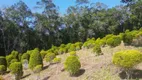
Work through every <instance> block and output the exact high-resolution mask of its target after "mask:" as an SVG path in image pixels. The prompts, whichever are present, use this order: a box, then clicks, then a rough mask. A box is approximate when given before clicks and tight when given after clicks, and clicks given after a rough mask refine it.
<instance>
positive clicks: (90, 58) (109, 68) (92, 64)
mask: <svg viewBox="0 0 142 80" xmlns="http://www.w3.org/2000/svg"><path fill="white" fill-rule="evenodd" d="M127 49H129V50H130V49H136V50H140V51H142V48H141V47H133V46H124V44H121V45H120V46H117V47H115V48H111V47H108V46H105V47H104V48H102V52H103V55H101V56H95V54H94V53H92V49H82V50H80V51H77V55H78V56H79V60H80V62H81V69H80V73H79V74H77V75H76V76H74V77H71V76H69V74H68V72H66V71H64V68H63V66H64V65H63V63H64V61H65V59H66V58H67V56H68V55H69V54H68V53H66V54H62V55H59V56H58V57H60V58H61V59H62V61H61V63H59V64H52V65H50V66H49V64H48V63H46V62H44V69H43V70H42V71H41V72H40V74H34V73H32V72H31V71H30V70H29V69H28V70H24V76H23V78H22V80H37V79H38V80H122V79H125V78H126V74H125V72H123V70H122V69H121V68H119V67H116V66H115V65H113V64H112V56H113V53H115V52H117V51H121V50H127ZM141 70H142V64H139V65H138V66H136V69H135V70H134V73H133V76H132V78H133V79H134V80H136V78H139V80H142V71H141ZM3 77H4V78H5V80H12V79H13V77H12V75H11V74H10V73H8V74H6V75H4V76H3Z"/></svg>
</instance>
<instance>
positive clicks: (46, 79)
mask: <svg viewBox="0 0 142 80" xmlns="http://www.w3.org/2000/svg"><path fill="white" fill-rule="evenodd" d="M49 78H50V76H47V77H45V78H44V79H42V80H48V79H49Z"/></svg>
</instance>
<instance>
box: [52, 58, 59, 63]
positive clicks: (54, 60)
mask: <svg viewBox="0 0 142 80" xmlns="http://www.w3.org/2000/svg"><path fill="white" fill-rule="evenodd" d="M60 62H61V58H57V57H56V58H54V59H53V63H60Z"/></svg>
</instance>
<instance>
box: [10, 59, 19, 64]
mask: <svg viewBox="0 0 142 80" xmlns="http://www.w3.org/2000/svg"><path fill="white" fill-rule="evenodd" d="M14 62H18V59H12V60H11V61H10V64H12V63H14Z"/></svg>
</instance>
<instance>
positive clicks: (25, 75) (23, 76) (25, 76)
mask: <svg viewBox="0 0 142 80" xmlns="http://www.w3.org/2000/svg"><path fill="white" fill-rule="evenodd" d="M30 75H31V74H27V75H24V76H23V77H22V78H21V79H23V78H26V77H28V76H30Z"/></svg>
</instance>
